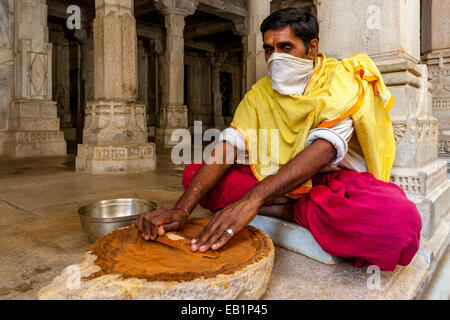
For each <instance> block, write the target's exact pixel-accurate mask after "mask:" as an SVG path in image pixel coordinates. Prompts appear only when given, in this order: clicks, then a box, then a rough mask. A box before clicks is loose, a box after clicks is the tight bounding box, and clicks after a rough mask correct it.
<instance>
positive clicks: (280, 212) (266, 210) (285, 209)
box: [258, 200, 295, 221]
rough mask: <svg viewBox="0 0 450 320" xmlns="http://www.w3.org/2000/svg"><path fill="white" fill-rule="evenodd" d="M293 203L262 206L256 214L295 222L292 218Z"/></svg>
mask: <svg viewBox="0 0 450 320" xmlns="http://www.w3.org/2000/svg"><path fill="white" fill-rule="evenodd" d="M294 203H295V202H294V201H292V200H291V201H289V202H286V203H284V204H272V205H270V206H264V207H261V208H260V209H259V212H258V214H260V215H262V216H268V217H275V218H280V219H284V220H289V221H295V218H294Z"/></svg>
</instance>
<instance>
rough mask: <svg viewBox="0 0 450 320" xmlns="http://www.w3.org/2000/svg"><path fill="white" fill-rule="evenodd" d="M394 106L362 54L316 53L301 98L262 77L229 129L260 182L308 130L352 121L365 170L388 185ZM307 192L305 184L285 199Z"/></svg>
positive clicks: (297, 149) (302, 145) (284, 160)
mask: <svg viewBox="0 0 450 320" xmlns="http://www.w3.org/2000/svg"><path fill="white" fill-rule="evenodd" d="M394 101H395V100H394V98H393V97H392V95H391V93H390V92H389V90H388V89H387V87H386V86H385V84H384V82H383V79H382V77H381V74H380V71H379V70H378V68H377V67H376V65H375V64H374V62H373V61H372V60H371V59H370V58H369V57H368V56H367V55H365V54H355V55H353V56H351V57H350V58H348V59H343V60H341V61H337V60H336V59H334V58H328V59H327V58H326V57H325V55H324V54H323V53H319V55H318V57H317V59H316V60H315V69H314V72H313V74H312V76H311V77H310V79H309V81H308V83H307V84H306V87H305V90H304V94H303V95H302V96H299V95H295V94H293V95H281V94H279V93H278V92H276V91H274V90H273V89H272V86H271V80H270V78H269V77H265V78H263V79H261V80H259V81H258V82H257V83H256V84H255V85H254V86H253V87H252V89H251V90H250V91H249V92H248V93H247V94H246V96H245V97H244V99H243V100H242V102H241V103H240V104H239V106H238V108H237V109H236V112H235V115H234V118H233V121H232V123H231V126H232V127H233V128H235V129H236V130H238V131H239V132H240V133H241V135H242V136H243V137H244V139H245V144H246V147H247V151H248V154H249V160H250V165H251V168H252V171H253V174H254V175H255V177H256V178H257V179H258V180H259V181H261V180H263V179H264V178H266V177H267V176H269V175H270V174H274V173H276V171H277V170H278V169H279V167H281V166H283V165H284V164H286V163H287V162H289V161H290V160H291V159H292V158H294V157H295V156H296V155H297V154H298V153H299V152H301V151H302V150H303V149H305V142H306V138H307V136H308V133H309V131H310V130H312V129H314V128H330V127H332V126H334V125H335V124H337V123H338V122H339V121H341V120H343V119H345V118H347V117H348V116H351V117H352V120H353V123H354V127H355V132H356V135H357V138H358V142H359V144H360V146H361V149H362V152H363V155H364V158H365V160H366V164H367V168H368V171H369V172H370V173H372V174H373V175H374V176H375V178H377V179H380V180H384V181H388V180H389V175H390V170H391V168H392V165H393V163H394V157H395V140H394V133H393V129H392V125H391V121H390V118H389V110H390V108H391V107H392V105H393V103H394ZM261 129H262V130H261ZM273 129H278V130H279V131H278V136H277V135H276V131H271V130H273ZM276 140H278V143H276ZM311 187H312V183H311V180H309V181H307V182H306V183H304V184H303V185H302V186H300V187H299V188H297V189H295V190H293V191H292V192H291V193H289V194H288V196H291V197H296V196H298V195H299V194H302V193H308V192H309V191H310V189H311Z"/></svg>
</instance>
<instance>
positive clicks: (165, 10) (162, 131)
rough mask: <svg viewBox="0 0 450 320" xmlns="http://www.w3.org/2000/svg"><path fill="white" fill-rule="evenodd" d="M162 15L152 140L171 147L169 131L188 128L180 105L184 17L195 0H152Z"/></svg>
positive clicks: (191, 9) (181, 104)
mask: <svg viewBox="0 0 450 320" xmlns="http://www.w3.org/2000/svg"><path fill="white" fill-rule="evenodd" d="M153 1H154V4H155V7H156V8H157V9H158V10H160V11H161V13H162V14H164V16H165V27H166V48H165V59H164V60H165V61H164V74H163V97H162V98H163V99H162V108H161V112H160V119H159V128H158V129H157V136H156V141H157V144H158V145H161V146H164V147H171V146H173V145H175V144H176V143H177V141H172V140H171V136H172V132H173V131H175V130H176V129H178V128H186V129H187V128H188V111H187V106H186V105H184V38H183V32H184V18H185V17H186V16H188V15H191V14H193V13H194V12H195V9H196V7H197V4H198V0H153Z"/></svg>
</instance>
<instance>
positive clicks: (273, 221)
mask: <svg viewBox="0 0 450 320" xmlns="http://www.w3.org/2000/svg"><path fill="white" fill-rule="evenodd" d="M250 225H251V226H254V227H256V228H258V229H260V230H262V231H264V232H265V233H266V234H267V235H268V236H269V237H270V238H271V239H272V241H273V243H274V244H276V245H278V246H280V247H282V248H285V249H289V250H291V251H294V252H297V253H300V254H303V255H305V256H307V257H309V258H311V259H314V260H317V261H319V262H322V263H326V264H335V263H336V260H335V258H334V257H333V256H331V255H329V254H328V253H326V252H325V251H323V249H322V248H321V247H320V246H319V244H318V243H317V241H316V240H315V239H314V237H313V235H312V234H311V232H309V230H308V229H305V228H303V227H301V226H299V225H298V224H297V223H295V222H290V221H286V220H281V219H278V218H273V217H266V216H256V218H255V219H253V221H252V222H251V223H250Z"/></svg>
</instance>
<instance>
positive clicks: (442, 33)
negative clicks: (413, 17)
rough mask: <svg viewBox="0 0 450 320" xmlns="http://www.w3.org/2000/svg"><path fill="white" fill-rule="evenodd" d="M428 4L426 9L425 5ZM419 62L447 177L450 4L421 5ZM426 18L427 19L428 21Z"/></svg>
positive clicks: (443, 0) (449, 163) (438, 1)
mask: <svg viewBox="0 0 450 320" xmlns="http://www.w3.org/2000/svg"><path fill="white" fill-rule="evenodd" d="M426 4H428V6H427V5H426ZM422 5H425V7H423V8H422V12H423V13H422V30H421V33H422V35H423V39H422V41H427V42H428V43H425V46H424V47H423V51H422V53H423V56H422V61H424V62H425V63H426V64H427V65H428V70H429V74H428V77H429V79H430V80H431V83H432V84H433V91H432V96H433V115H434V116H435V117H436V118H437V119H438V129H439V153H438V154H439V157H440V158H441V159H443V160H444V161H446V162H447V172H448V175H449V176H450V20H449V18H448V15H449V12H450V2H449V1H447V0H433V1H423V2H422ZM427 16H429V19H427Z"/></svg>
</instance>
